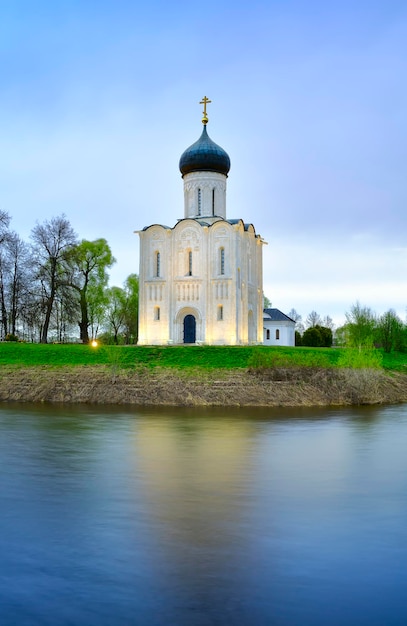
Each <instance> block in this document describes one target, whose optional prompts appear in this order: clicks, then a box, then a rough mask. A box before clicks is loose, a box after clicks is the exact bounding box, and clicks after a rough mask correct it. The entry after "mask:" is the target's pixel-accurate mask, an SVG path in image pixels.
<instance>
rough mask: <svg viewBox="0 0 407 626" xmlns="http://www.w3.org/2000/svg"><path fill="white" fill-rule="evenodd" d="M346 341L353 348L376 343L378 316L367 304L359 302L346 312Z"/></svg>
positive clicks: (368, 346) (365, 346)
mask: <svg viewBox="0 0 407 626" xmlns="http://www.w3.org/2000/svg"><path fill="white" fill-rule="evenodd" d="M345 317H346V324H345V328H346V330H345V333H346V343H347V345H348V346H349V347H351V348H359V349H362V348H371V347H373V344H374V335H375V328H376V316H375V314H374V313H373V311H372V310H371V309H370V308H369V307H367V306H361V305H360V303H359V302H356V304H353V305H352V306H351V309H350V311H349V312H348V313H345Z"/></svg>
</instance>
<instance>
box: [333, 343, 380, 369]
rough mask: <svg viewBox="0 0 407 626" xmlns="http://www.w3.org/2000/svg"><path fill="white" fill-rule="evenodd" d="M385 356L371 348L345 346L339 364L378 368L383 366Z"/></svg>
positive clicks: (359, 367) (355, 367)
mask: <svg viewBox="0 0 407 626" xmlns="http://www.w3.org/2000/svg"><path fill="white" fill-rule="evenodd" d="M382 362H383V356H382V354H381V352H379V351H378V350H375V349H374V348H373V349H371V350H370V349H369V348H360V349H358V348H344V349H343V350H342V351H341V354H340V355H339V358H338V361H337V366H338V367H348V368H352V369H378V368H380V367H382Z"/></svg>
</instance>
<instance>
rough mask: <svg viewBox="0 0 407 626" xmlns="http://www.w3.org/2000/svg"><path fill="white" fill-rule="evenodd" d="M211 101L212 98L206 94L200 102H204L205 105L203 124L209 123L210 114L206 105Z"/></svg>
mask: <svg viewBox="0 0 407 626" xmlns="http://www.w3.org/2000/svg"><path fill="white" fill-rule="evenodd" d="M211 102H212V100H209V98H207V97H206V96H204V97H203V98H202V100H201V102H200V103H199V104H203V105H204V110H203V118H202V124H207V123H208V116H207V114H206V105H207V104H209V103H211Z"/></svg>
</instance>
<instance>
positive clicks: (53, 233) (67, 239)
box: [31, 214, 76, 343]
mask: <svg viewBox="0 0 407 626" xmlns="http://www.w3.org/2000/svg"><path fill="white" fill-rule="evenodd" d="M31 239H32V241H33V255H34V263H35V268H36V276H37V280H38V281H39V283H40V293H39V296H40V298H41V300H42V305H43V314H44V320H43V324H42V329H41V337H40V341H41V343H47V342H48V331H49V325H50V321H51V314H52V310H53V307H54V302H55V298H56V296H57V293H58V291H59V289H60V288H61V286H62V285H65V284H66V267H65V266H64V262H65V260H66V256H67V252H68V250H69V249H70V248H71V247H72V246H73V245H75V244H76V234H75V232H74V230H73V228H72V226H71V224H70V223H69V221H68V220H67V219H66V217H65V215H63V214H62V215H60V216H58V217H53V218H52V219H51V220H50V221H45V222H44V223H43V224H37V225H36V226H35V227H34V228H33V230H32V231H31Z"/></svg>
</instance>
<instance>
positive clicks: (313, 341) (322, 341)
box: [302, 324, 332, 348]
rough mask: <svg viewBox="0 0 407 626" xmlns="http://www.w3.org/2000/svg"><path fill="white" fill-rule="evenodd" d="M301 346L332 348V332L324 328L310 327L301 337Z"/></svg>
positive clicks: (318, 326)
mask: <svg viewBox="0 0 407 626" xmlns="http://www.w3.org/2000/svg"><path fill="white" fill-rule="evenodd" d="M302 345H303V346H312V347H315V348H321V347H325V348H330V347H331V346H332V330H331V329H330V328H327V327H326V326H320V325H319V324H317V325H316V326H311V327H310V328H307V330H306V331H305V332H304V334H303V336H302Z"/></svg>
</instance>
